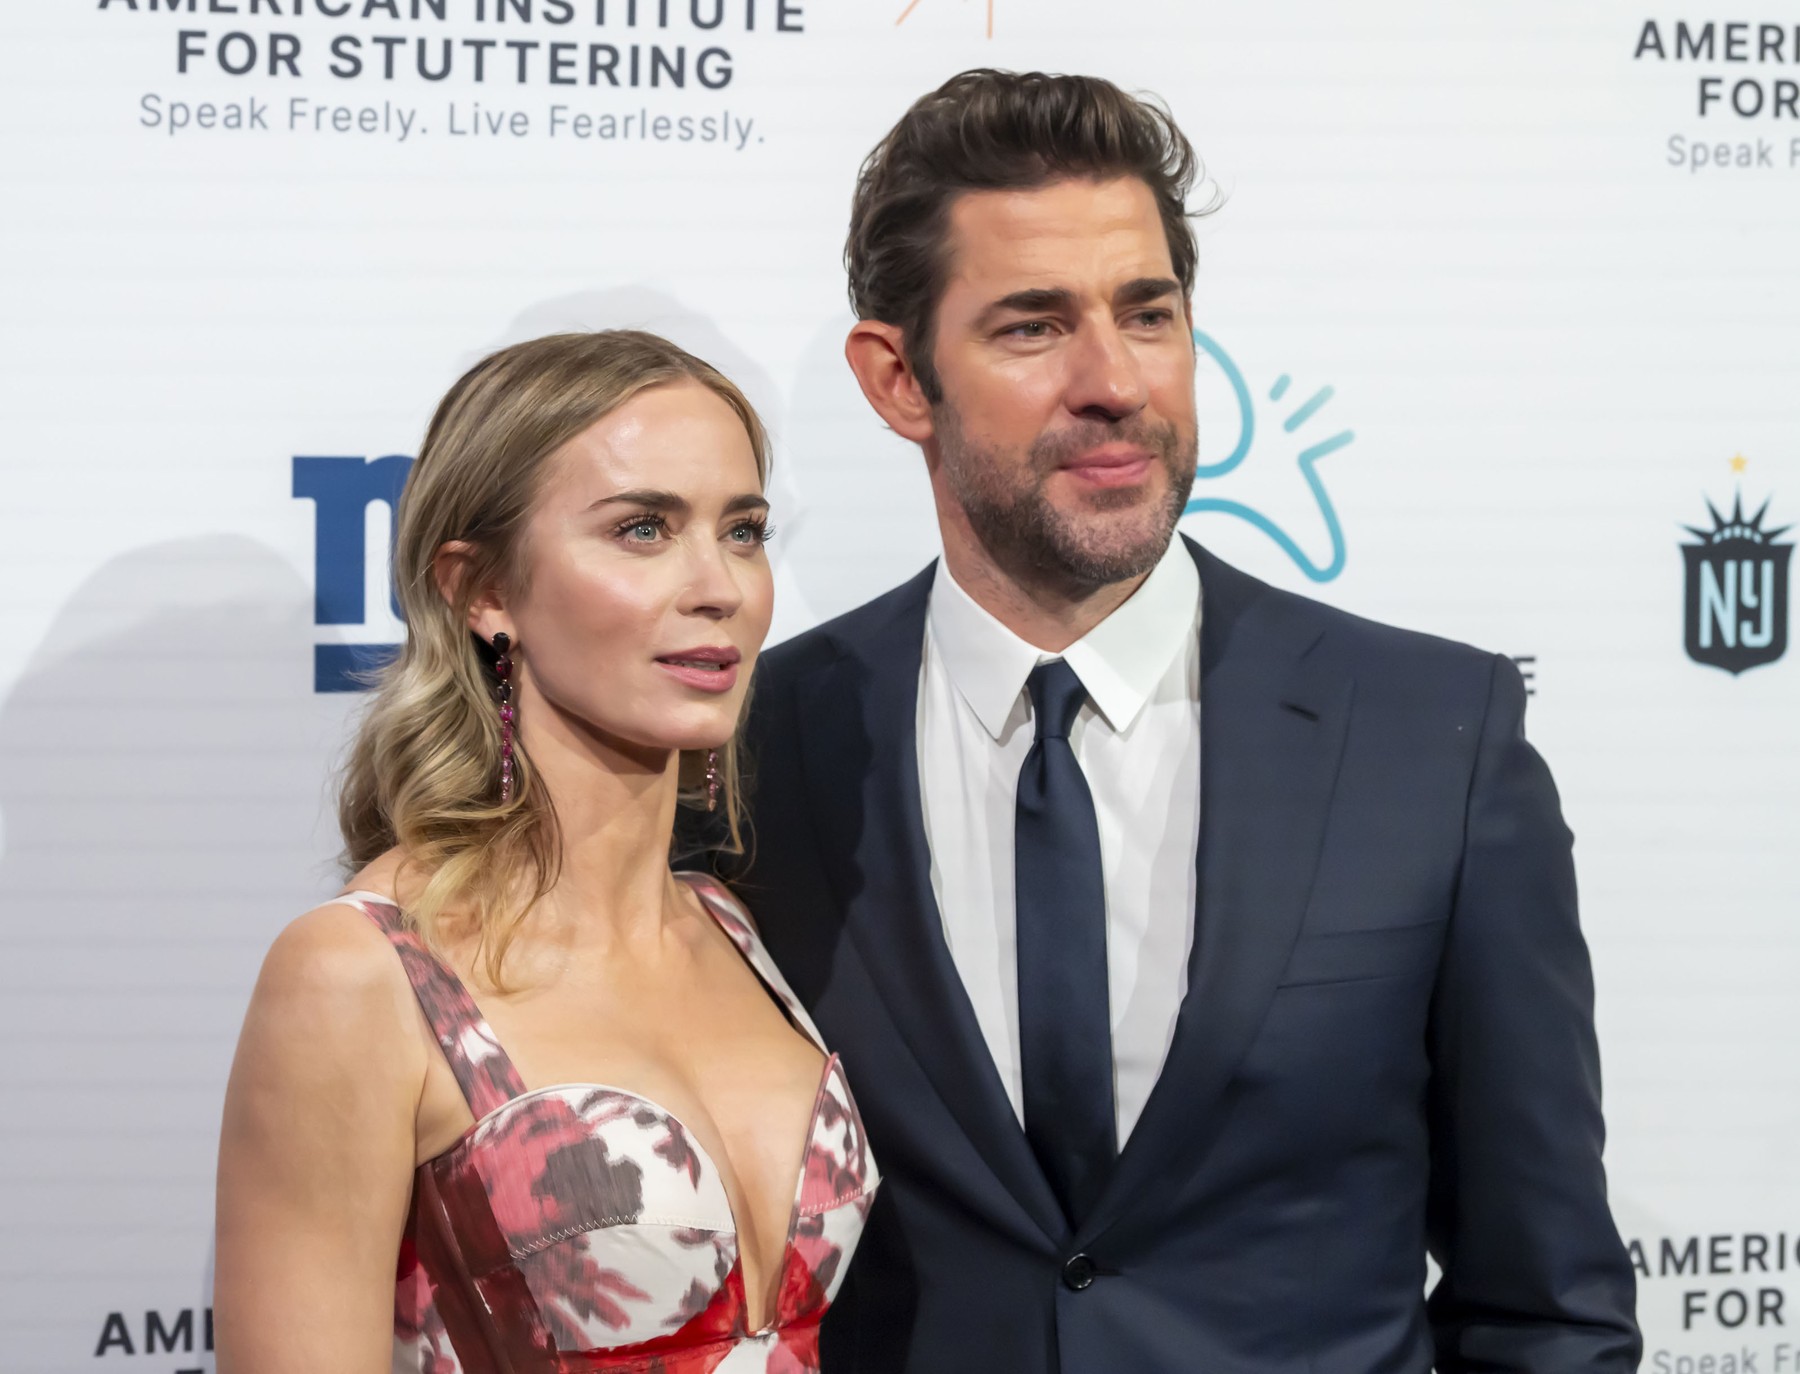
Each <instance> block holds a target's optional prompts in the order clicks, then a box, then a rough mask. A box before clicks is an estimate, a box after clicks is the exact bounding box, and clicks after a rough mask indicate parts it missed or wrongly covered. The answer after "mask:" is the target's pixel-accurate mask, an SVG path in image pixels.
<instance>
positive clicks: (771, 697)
mask: <svg viewBox="0 0 1800 1374" xmlns="http://www.w3.org/2000/svg"><path fill="white" fill-rule="evenodd" d="M1190 548H1191V550H1192V553H1193V556H1194V558H1195V560H1196V562H1197V563H1198V564H1199V568H1200V579H1201V584H1202V587H1203V589H1204V615H1203V622H1202V632H1201V735H1202V744H1201V771H1202V791H1201V812H1202V819H1201V827H1200V843H1199V852H1198V855H1197V863H1198V865H1199V894H1200V897H1199V910H1198V913H1197V922H1196V935H1195V940H1194V948H1193V953H1192V956H1191V960H1190V966H1189V991H1188V994H1187V998H1186V1001H1185V1002H1184V1003H1183V1005H1182V1008H1181V1012H1180V1015H1179V1018H1178V1021H1177V1024H1176V1029H1175V1037H1174V1043H1173V1045H1172V1047H1171V1049H1170V1051H1169V1055H1168V1060H1167V1063H1166V1065H1165V1067H1164V1069H1163V1072H1162V1075H1161V1078H1160V1079H1159V1081H1158V1082H1157V1084H1156V1087H1155V1090H1154V1092H1153V1093H1152V1095H1151V1097H1150V1100H1149V1103H1148V1105H1147V1106H1146V1107H1145V1109H1144V1113H1143V1116H1142V1118H1141V1119H1140V1120H1139V1122H1138V1123H1137V1126H1136V1128H1135V1129H1134V1130H1133V1131H1132V1133H1131V1136H1130V1138H1129V1140H1128V1141H1127V1142H1126V1145H1125V1148H1124V1150H1123V1152H1122V1153H1121V1155H1120V1158H1119V1161H1118V1166H1117V1169H1116V1172H1115V1173H1114V1175H1113V1176H1112V1178H1111V1181H1110V1182H1109V1184H1108V1185H1107V1187H1106V1190H1105V1194H1104V1197H1103V1198H1102V1200H1101V1201H1100V1203H1099V1204H1098V1206H1097V1209H1096V1210H1095V1212H1094V1214H1093V1215H1092V1216H1091V1217H1090V1218H1088V1219H1087V1220H1086V1221H1085V1222H1084V1223H1083V1224H1082V1225H1081V1226H1080V1228H1079V1229H1078V1230H1077V1231H1075V1232H1074V1233H1071V1232H1070V1230H1069V1229H1068V1227H1067V1225H1066V1224H1065V1222H1064V1221H1063V1219H1062V1217H1061V1215H1060V1213H1059V1211H1058V1208H1057V1204H1056V1201H1055V1199H1054V1198H1053V1196H1052V1194H1051V1192H1050V1189H1049V1187H1048V1185H1047V1184H1046V1182H1045V1180H1044V1178H1043V1175H1042V1173H1041V1172H1040V1171H1039V1169H1038V1166H1037V1164H1036V1162H1035V1160H1034V1159H1033V1156H1032V1153H1031V1150H1030V1148H1029V1147H1028V1146H1027V1144H1026V1140H1025V1136H1024V1134H1023V1132H1022V1130H1021V1129H1020V1126H1019V1123H1018V1120H1017V1118H1016V1117H1015V1116H1014V1114H1013V1110H1012V1108H1011V1106H1010V1105H1009V1104H1008V1101H1007V1097H1006V1094H1005V1091H1004V1090H1003V1088H1002V1086H1001V1082H1000V1077H999V1074H998V1072H997V1070H996V1069H995V1067H994V1063H993V1060H992V1057H991V1056H990V1055H989V1053H988V1050H987V1046H986V1044H985V1042H984V1041H983V1039H982V1037H981V1033H980V1031H979V1029H978V1028H977V1026H976V1022H975V1017H974V1013H973V1011H972V1009H971V1007H970V1004H969V1001H968V998H967V996H966V994H965V993H964V991H963V988H962V984H961V982H960V980H959V978H958V975H957V972H956V969H955V967H954V965H953V964H952V962H951V959H950V954H949V950H948V948H947V946H946V945H945V942H944V937H943V933H942V927H941V924H940V918H939V914H938V910H937V906H936V902H935V900H934V898H933V895H932V888H931V881H930V869H929V854H928V852H927V848H926V839H925V833H924V828H923V822H922V818H921V809H920V797H919V777H918V764H917V757H916V748H917V745H916V731H915V716H916V709H917V696H918V681H919V666H920V655H921V649H922V645H923V643H924V637H925V612H926V601H927V596H928V593H929V589H930V584H931V578H932V571H931V569H927V570H926V571H925V572H924V573H922V574H921V575H920V576H919V577H917V578H915V579H913V580H912V581H911V582H908V583H907V584H906V585H905V586H902V587H900V588H898V589H896V590H895V591H893V592H890V593H888V594H887V595H886V596H883V597H881V598H879V599H877V600H875V601H873V602H870V603H869V604H868V605H866V606H863V607H861V608H860V609H858V610H856V611H852V612H851V613H849V614H848V615H845V616H843V617H841V618H839V619H837V620H834V621H832V622H830V623H829V624H826V625H823V626H820V627H819V628H817V629H815V630H813V631H811V632H809V633H807V634H804V635H801V636H800V637H798V638H797V639H794V640H792V641H790V642H788V643H786V644H783V645H781V646H779V647H777V648H776V649H774V650H771V651H770V652H769V653H768V654H767V655H766V656H765V658H764V659H763V662H762V664H761V666H760V667H759V669H758V671H757V677H756V692H755V702H754V706H753V708H752V716H751V727H750V730H751V739H750V749H751V758H752V759H753V767H754V778H755V781H754V790H753V793H752V796H753V828H752V848H751V852H750V854H749V856H748V858H747V860H746V861H744V862H742V863H741V864H739V865H738V866H737V868H736V871H734V872H732V873H731V875H730V876H732V877H733V879H734V881H735V882H736V884H737V886H738V887H739V889H740V890H741V891H742V892H743V894H744V895H745V897H746V899H747V900H748V902H749V904H750V906H751V909H752V910H753V911H754V912H755V913H756V915H757V918H758V920H759V922H760V925H761V929H762V932H763V936H764V938H765V939H766V941H767V942H768V946H769V948H770V950H771V951H772V952H773V954H774V956H775V958H776V959H777V960H778V961H779V962H780V964H781V967H782V969H783V970H784V971H785V973H786V974H787V976H788V978H789V979H790V980H791V981H792V983H793V986H794V988H795V990H796V991H797V992H798V993H799V995H800V996H801V998H802V999H803V1000H804V1001H805V1002H806V1004H807V1006H808V1007H809V1008H810V1009H811V1011H812V1014H813V1015H814V1017H815V1018H816V1019H817V1021H818V1023H819V1026H820V1028H821V1029H822V1030H823V1032H824V1035H825V1037H826V1039H827V1041H828V1042H829V1043H830V1044H831V1045H832V1046H833V1048H835V1049H836V1050H837V1051H839V1052H840V1053H841V1054H842V1056H843V1059H844V1062H845V1064H846V1066H847V1069H848V1072H849V1076H850V1081H851V1085H852V1088H853V1090H854V1091H855V1093H856V1096H857V1100H858V1102H859V1103H860V1105H861V1107H862V1111H863V1114H864V1117H865V1119H866V1121H867V1124H868V1130H869V1135H870V1140H871V1143H872V1144H873V1146H874V1149H875V1152H876V1157H877V1159H878V1160H879V1162H880V1165H881V1169H882V1171H883V1174H884V1175H885V1178H886V1182H885V1184H884V1186H883V1188H882V1191H881V1194H880V1197H879V1200H878V1202H877V1203H876V1206H875V1209H874V1212H873V1214H872V1216H871V1218H870V1224H869V1228H868V1230H867V1232H866V1234H865V1236H864V1239H863V1243H862V1247H861V1250H860V1251H859V1253H858V1254H857V1256H856V1258H855V1261H854V1263H853V1264H852V1266H851V1272H850V1275H849V1278H848V1281H847V1283H846V1285H845V1288H844V1290H843V1293H842V1295H841V1297H840V1300H839V1302H838V1303H837V1305H836V1306H835V1308H834V1309H833V1311H832V1313H831V1315H830V1317H829V1318H828V1319H827V1322H826V1328H825V1368H826V1370H827V1371H829V1374H853V1372H860V1371H880V1372H881V1374H888V1372H889V1371H893V1372H894V1374H899V1371H907V1374H960V1372H961V1371H968V1372H969V1374H1040V1372H1041V1374H1054V1372H1055V1371H1059V1370H1060V1371H1061V1374H1121V1371H1129V1374H1161V1372H1163V1371H1167V1372H1168V1374H1175V1371H1182V1374H1188V1372H1189V1371H1193V1372H1194V1374H1252V1372H1254V1374H1277V1372H1278V1371H1279V1374H1416V1372H1417V1371H1425V1370H1429V1369H1431V1368H1432V1367H1433V1365H1434V1363H1435V1367H1436V1368H1437V1369H1439V1370H1441V1371H1445V1374H1451V1372H1452V1371H1454V1372H1457V1374H1460V1372H1461V1371H1527V1370H1529V1371H1533V1372H1534V1374H1572V1372H1574V1371H1608V1372H1609V1374H1610V1372H1611V1371H1619V1372H1621V1374H1622V1372H1623V1371H1628V1370H1632V1369H1635V1368H1636V1366H1637V1360H1638V1355H1639V1338H1638V1333H1637V1329H1636V1326H1635V1323H1634V1319H1633V1302H1634V1280H1633V1274H1632V1270H1631V1266H1630V1264H1629V1262H1628V1260H1627V1258H1626V1254H1625V1251H1624V1249H1623V1247H1622V1246H1621V1244H1620V1242H1619V1236H1618V1232H1617V1230H1616V1228H1615V1227H1614V1224H1613V1221H1612V1218H1611V1215H1610V1213H1609V1211H1608V1208H1607V1202H1606V1184H1605V1178H1604V1175H1603V1173H1602V1170H1601V1163H1600V1151H1601V1140H1602V1125H1601V1117H1600V1071H1599V1061H1598V1055H1597V1052H1596V1048H1595V1042H1594V1029H1593V1014H1592V1003H1593V984H1592V977H1591V973H1590V969H1589V963H1588V956H1587V950H1586V947H1585V945H1584V944H1583V941H1582V937H1581V932H1580V929H1579V927H1578V924H1577V921H1576V910H1575V881H1574V872H1573V868H1572V865H1571V862H1570V835H1569V832H1568V830H1567V828H1566V827H1565V826H1564V824H1563V821H1562V818H1561V814H1560V810H1559V806H1558V801H1557V796H1556V791H1555V788H1554V786H1553V784H1552V782H1551V780H1550V775H1549V773H1548V771H1547V770H1546V769H1545V767H1544V764H1543V762H1542V761H1541V760H1540V759H1539V757H1538V755H1537V754H1536V752H1535V751H1534V750H1533V749H1532V748H1531V746H1530V745H1528V744H1527V743H1526V742H1525V739H1524V735H1523V733H1522V729H1521V722H1522V716H1523V712H1524V707H1525V695H1524V690H1523V685H1522V683H1521V681H1520V678H1519V674H1518V672H1517V670H1516V669H1515V668H1514V667H1513V665H1512V664H1511V663H1510V662H1509V661H1507V660H1506V659H1504V658H1498V657H1493V656H1489V655H1485V654H1482V653H1478V652H1476V651H1475V650H1472V649H1469V648H1465V647H1463V646H1461V645H1457V644H1452V643H1449V642H1447V641H1444V640H1439V639H1433V638H1429V637H1427V636H1424V635H1418V634H1412V633H1407V632H1404V631H1400V630H1395V629H1390V628H1387V627H1385V626H1380V625H1376V624H1372V623H1370V622H1367V621H1363V620H1359V619H1357V618H1355V617H1352V616H1350V615H1346V614H1344V613H1342V612H1339V611H1336V610H1333V609H1330V608H1328V607H1325V606H1323V605H1320V604H1318V603H1315V602H1312V601H1308V600H1306V599H1304V598H1301V597H1298V596H1293V595H1290V594H1288V593H1285V592H1282V591H1279V590H1277V589H1275V588H1272V587H1270V586H1267V585H1265V584H1263V583H1261V582H1258V581H1256V580H1255V579H1254V578H1251V577H1248V576H1246V575H1245V574H1243V573H1241V572H1238V571H1237V570H1235V569H1233V568H1231V567H1229V566H1227V565H1226V564H1224V563H1222V562H1220V561H1219V560H1218V559H1216V558H1214V557H1212V556H1211V555H1209V554H1207V553H1205V552H1204V551H1202V550H1201V549H1200V548H1199V547H1198V546H1194V545H1190ZM1428 1250H1429V1252H1430V1253H1431V1254H1432V1255H1433V1256H1434V1257H1435V1258H1436V1260H1437V1262H1438V1263H1439V1264H1440V1265H1441V1266H1442V1268H1443V1274H1444V1277H1443V1279H1442V1281H1441V1282H1440V1283H1439V1284H1438V1286H1437V1287H1436V1289H1435V1290H1434V1293H1433V1295H1432V1297H1431V1299H1430V1301H1429V1303H1427V1302H1426V1300H1425V1297H1424V1290H1425V1283H1426V1259H1425V1257H1426V1253H1427V1251H1428ZM1078 1255H1079V1256H1085V1257H1086V1258H1085V1259H1084V1260H1078V1261H1076V1263H1075V1264H1074V1265H1071V1264H1070V1261H1071V1260H1072V1259H1073V1258H1074V1257H1076V1256H1078ZM1089 1275H1091V1281H1088V1282H1086V1283H1085V1285H1083V1280H1084V1278H1088V1276H1089Z"/></svg>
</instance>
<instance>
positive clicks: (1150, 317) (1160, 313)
mask: <svg viewBox="0 0 1800 1374" xmlns="http://www.w3.org/2000/svg"><path fill="white" fill-rule="evenodd" d="M1174 318H1175V312H1174V311H1172V310H1140V311H1138V323H1139V324H1147V325H1165V324H1167V323H1168V322H1169V321H1170V320H1172V319H1174Z"/></svg>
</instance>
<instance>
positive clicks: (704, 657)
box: [656, 646, 743, 692]
mask: <svg viewBox="0 0 1800 1374" xmlns="http://www.w3.org/2000/svg"><path fill="white" fill-rule="evenodd" d="M742 658H743V655H742V654H740V653H739V652H738V651H737V650H736V649H733V648H731V647H729V646H726V647H723V648H711V647H706V648H698V649H683V650H682V651H681V652H679V653H673V654H659V655H658V656H657V659H656V661H657V663H658V664H660V665H661V666H662V668H663V669H664V671H666V672H667V673H669V675H670V676H672V677H675V678H678V679H679V680H680V681H682V682H684V683H686V684H687V685H688V686H689V687H698V688H699V689H700V690H701V691H703V692H729V691H730V690H731V689H732V688H733V687H735V686H737V678H738V670H737V665H738V663H739V662H740V661H741V660H742Z"/></svg>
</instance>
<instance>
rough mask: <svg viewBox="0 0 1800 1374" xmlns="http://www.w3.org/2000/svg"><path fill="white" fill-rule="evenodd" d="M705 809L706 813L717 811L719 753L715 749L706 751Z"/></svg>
mask: <svg viewBox="0 0 1800 1374" xmlns="http://www.w3.org/2000/svg"><path fill="white" fill-rule="evenodd" d="M706 809H707V810H708V811H717V810H718V809H719V751H718V750H717V749H708V750H707V751H706Z"/></svg>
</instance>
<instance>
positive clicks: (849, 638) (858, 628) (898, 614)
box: [757, 562, 937, 687]
mask: <svg viewBox="0 0 1800 1374" xmlns="http://www.w3.org/2000/svg"><path fill="white" fill-rule="evenodd" d="M936 570H937V564H936V562H933V563H931V564H930V565H929V566H927V567H926V568H925V569H924V570H923V571H922V572H920V573H918V574H917V575H916V576H913V577H911V578H908V579H907V580H906V581H905V582H902V583H901V584H900V585H899V586H898V587H894V588H891V589H890V590H888V591H885V592H883V593H882V594H881V595H880V596H878V597H876V598H874V600H872V601H865V602H864V603H863V604H862V605H860V606H858V607H856V608H855V609H854V610H849V611H845V612H844V613H843V614H842V615H838V616H834V617H833V618H832V619H830V620H827V621H824V622H823V623H821V624H818V625H815V626H813V628H812V629H810V630H803V631H802V632H801V633H799V634H797V635H795V636H794V637H793V638H791V639H784V640H783V641H782V642H781V643H779V644H777V645H775V646H774V647H773V648H770V649H766V650H764V651H763V655H762V659H761V661H760V662H759V663H758V665H757V681H758V683H759V684H767V685H769V686H776V687H778V686H783V685H786V684H789V683H792V682H794V681H795V680H797V679H799V678H802V677H805V676H806V675H807V674H809V673H811V672H814V671H815V670H817V669H819V668H823V667H826V666H827V665H829V664H831V663H834V662H836V661H837V660H838V659H840V658H842V657H843V656H844V655H846V654H853V653H855V652H857V651H858V650H859V649H862V648H863V647H865V646H868V645H871V644H874V643H876V642H878V641H879V640H880V639H881V638H882V636H883V635H884V634H886V633H889V632H891V631H893V629H894V628H895V626H896V623H897V622H901V621H906V620H909V619H914V618H916V619H918V621H919V626H920V631H921V639H920V643H921V644H923V642H924V641H923V627H924V620H923V616H924V608H925V602H926V598H927V597H928V596H929V595H930V592H931V582H932V578H933V577H934V576H935V574H936Z"/></svg>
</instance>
